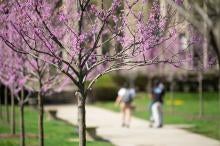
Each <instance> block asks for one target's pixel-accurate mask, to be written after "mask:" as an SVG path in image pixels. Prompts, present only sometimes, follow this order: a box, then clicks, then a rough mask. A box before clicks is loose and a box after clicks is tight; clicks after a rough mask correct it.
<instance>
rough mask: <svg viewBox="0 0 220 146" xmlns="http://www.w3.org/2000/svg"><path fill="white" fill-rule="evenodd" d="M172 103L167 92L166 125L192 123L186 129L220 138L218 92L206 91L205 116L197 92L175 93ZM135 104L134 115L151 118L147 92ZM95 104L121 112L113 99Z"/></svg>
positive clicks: (139, 94) (146, 118)
mask: <svg viewBox="0 0 220 146" xmlns="http://www.w3.org/2000/svg"><path fill="white" fill-rule="evenodd" d="M171 103H172V101H171V97H170V93H167V94H166V97H165V103H164V117H165V118H164V123H165V125H166V124H187V125H191V126H192V127H191V128H187V129H186V130H189V131H191V132H194V133H198V134H202V135H205V136H208V137H211V138H214V139H217V140H220V110H219V105H218V94H217V93H204V107H205V110H204V111H205V112H204V117H203V118H199V116H198V109H199V102H198V94H197V93H178V92H177V93H174V102H173V103H174V104H173V105H174V106H172V105H171ZM134 104H135V106H136V109H135V111H134V112H133V115H134V116H135V117H138V118H141V119H144V120H149V110H148V105H149V98H148V97H147V93H138V94H137V96H136V98H135V100H134ZM94 105H95V106H97V107H100V108H105V109H108V110H111V111H114V112H119V107H117V106H115V105H114V102H113V101H110V102H97V103H95V104H94ZM172 107H173V108H174V109H172ZM172 110H173V111H172Z"/></svg>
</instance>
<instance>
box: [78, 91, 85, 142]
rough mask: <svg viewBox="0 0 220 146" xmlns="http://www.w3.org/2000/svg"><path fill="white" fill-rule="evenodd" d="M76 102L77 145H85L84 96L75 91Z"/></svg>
mask: <svg viewBox="0 0 220 146" xmlns="http://www.w3.org/2000/svg"><path fill="white" fill-rule="evenodd" d="M76 96H77V102H78V103H77V104H78V128H79V146H86V118H85V115H86V109H85V100H86V98H85V96H84V95H82V94H81V93H79V92H77V93H76Z"/></svg>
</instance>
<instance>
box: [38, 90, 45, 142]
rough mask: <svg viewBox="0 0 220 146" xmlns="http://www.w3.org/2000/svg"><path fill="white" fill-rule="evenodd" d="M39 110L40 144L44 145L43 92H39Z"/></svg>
mask: <svg viewBox="0 0 220 146" xmlns="http://www.w3.org/2000/svg"><path fill="white" fill-rule="evenodd" d="M38 108H39V109H38V110H39V115H38V116H39V118H38V120H39V121H38V124H39V125H38V127H39V135H38V136H39V144H40V146H44V123H43V120H44V108H43V96H42V95H41V93H38Z"/></svg>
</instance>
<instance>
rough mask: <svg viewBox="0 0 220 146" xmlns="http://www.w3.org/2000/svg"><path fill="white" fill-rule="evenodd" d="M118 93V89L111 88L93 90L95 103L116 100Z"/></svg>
mask: <svg viewBox="0 0 220 146" xmlns="http://www.w3.org/2000/svg"><path fill="white" fill-rule="evenodd" d="M117 92H118V87H116V86H109V87H105V86H103V87H94V88H93V90H92V98H93V99H94V100H95V101H97V100H98V101H109V100H115V99H116V96H117Z"/></svg>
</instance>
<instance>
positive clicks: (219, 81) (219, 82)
mask: <svg viewBox="0 0 220 146" xmlns="http://www.w3.org/2000/svg"><path fill="white" fill-rule="evenodd" d="M219 72H220V71H219ZM218 104H219V105H218V107H219V112H220V76H219V77H218Z"/></svg>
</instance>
